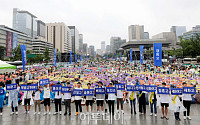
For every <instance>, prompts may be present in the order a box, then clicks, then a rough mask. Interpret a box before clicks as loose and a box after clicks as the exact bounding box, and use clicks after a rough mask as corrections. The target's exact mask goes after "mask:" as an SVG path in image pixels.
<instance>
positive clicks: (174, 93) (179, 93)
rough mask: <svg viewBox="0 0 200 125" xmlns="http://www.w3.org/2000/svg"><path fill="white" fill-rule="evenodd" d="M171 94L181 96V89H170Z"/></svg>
mask: <svg viewBox="0 0 200 125" xmlns="http://www.w3.org/2000/svg"><path fill="white" fill-rule="evenodd" d="M171 94H172V95H182V89H181V88H172V89H171Z"/></svg>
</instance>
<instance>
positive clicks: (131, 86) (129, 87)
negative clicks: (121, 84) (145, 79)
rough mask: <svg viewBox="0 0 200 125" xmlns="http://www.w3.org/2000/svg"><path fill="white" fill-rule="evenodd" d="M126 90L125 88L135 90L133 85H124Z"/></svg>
mask: <svg viewBox="0 0 200 125" xmlns="http://www.w3.org/2000/svg"><path fill="white" fill-rule="evenodd" d="M126 90H127V91H136V89H135V86H134V85H126Z"/></svg>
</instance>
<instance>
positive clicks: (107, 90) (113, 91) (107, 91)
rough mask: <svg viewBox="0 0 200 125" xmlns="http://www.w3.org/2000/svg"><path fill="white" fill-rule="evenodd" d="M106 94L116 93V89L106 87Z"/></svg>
mask: <svg viewBox="0 0 200 125" xmlns="http://www.w3.org/2000/svg"><path fill="white" fill-rule="evenodd" d="M106 93H116V88H115V87H106Z"/></svg>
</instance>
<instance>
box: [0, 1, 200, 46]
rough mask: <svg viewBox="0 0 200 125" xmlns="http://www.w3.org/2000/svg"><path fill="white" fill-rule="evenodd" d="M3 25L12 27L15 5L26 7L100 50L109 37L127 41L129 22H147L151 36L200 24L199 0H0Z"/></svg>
mask: <svg viewBox="0 0 200 125" xmlns="http://www.w3.org/2000/svg"><path fill="white" fill-rule="evenodd" d="M0 5H1V7H0V25H6V26H9V27H12V13H13V8H19V9H20V10H27V11H29V12H30V13H32V14H34V15H35V16H37V17H38V19H40V20H42V21H43V22H45V23H53V22H64V23H65V24H66V25H67V26H71V25H74V26H76V27H77V29H78V30H79V33H80V34H83V39H84V43H87V44H88V45H95V49H100V47H101V41H105V42H106V45H108V44H110V37H112V36H119V37H121V38H123V39H127V41H128V26H129V25H135V24H139V25H144V30H145V32H149V34H150V37H151V36H152V35H155V34H158V33H161V32H168V31H170V27H171V26H186V28H187V31H189V30H191V29H192V27H194V26H195V25H198V24H200V13H199V12H200V0H0Z"/></svg>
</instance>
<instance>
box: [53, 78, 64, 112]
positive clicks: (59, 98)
mask: <svg viewBox="0 0 200 125" xmlns="http://www.w3.org/2000/svg"><path fill="white" fill-rule="evenodd" d="M57 85H60V82H58V84H57ZM54 101H55V113H54V115H57V114H58V106H59V113H60V115H62V107H61V101H62V93H61V90H59V91H57V92H55V98H54Z"/></svg>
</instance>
